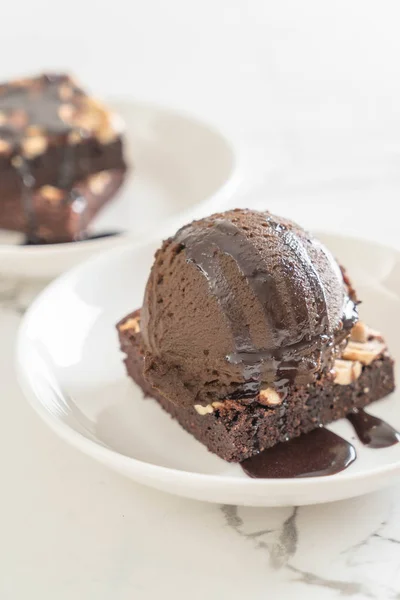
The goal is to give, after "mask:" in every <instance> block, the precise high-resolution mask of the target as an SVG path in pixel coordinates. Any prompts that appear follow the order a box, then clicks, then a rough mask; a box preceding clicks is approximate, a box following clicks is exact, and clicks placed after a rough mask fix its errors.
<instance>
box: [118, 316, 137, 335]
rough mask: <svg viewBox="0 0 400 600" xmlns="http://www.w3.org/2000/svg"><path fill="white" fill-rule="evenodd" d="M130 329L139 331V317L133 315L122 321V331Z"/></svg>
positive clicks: (120, 328) (120, 327)
mask: <svg viewBox="0 0 400 600" xmlns="http://www.w3.org/2000/svg"><path fill="white" fill-rule="evenodd" d="M128 329H133V331H134V332H135V333H139V331H140V323H139V317H133V318H131V319H128V320H127V321H125V322H124V323H122V325H120V326H119V330H120V331H127V330H128Z"/></svg>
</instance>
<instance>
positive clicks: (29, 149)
mask: <svg viewBox="0 0 400 600" xmlns="http://www.w3.org/2000/svg"><path fill="white" fill-rule="evenodd" d="M46 148H47V139H46V138H45V137H44V136H43V135H38V136H35V137H29V138H26V139H25V140H23V142H22V153H23V155H24V156H25V157H26V158H35V156H39V155H40V154H43V153H44V152H45V151H46Z"/></svg>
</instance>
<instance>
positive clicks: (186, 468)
mask: <svg viewBox="0 0 400 600" xmlns="http://www.w3.org/2000/svg"><path fill="white" fill-rule="evenodd" d="M320 237H322V239H323V240H324V241H325V242H326V243H327V245H328V246H329V247H330V248H331V249H332V250H333V252H334V253H335V254H336V255H337V257H338V258H339V259H340V260H341V261H343V264H345V265H346V266H347V268H348V269H349V272H350V273H351V276H352V278H353V279H354V281H355V284H356V286H357V289H358V292H359V295H360V297H361V298H362V299H363V305H362V311H361V314H362V317H363V318H364V319H366V320H367V322H368V323H370V324H371V326H373V327H375V328H379V329H381V330H382V331H383V332H384V334H385V335H386V336H387V340H388V343H389V345H390V349H391V351H392V352H393V354H394V356H398V357H399V356H400V326H399V314H400V254H399V253H398V252H396V251H395V250H392V249H390V248H385V247H381V246H377V245H375V244H372V243H370V242H367V241H357V240H353V239H350V238H340V237H335V236H320ZM155 247H156V246H155V245H153V244H151V245H147V246H146V247H142V248H141V249H135V248H131V247H124V248H115V249H114V250H112V251H110V252H108V253H106V254H103V255H102V256H100V257H96V258H95V259H92V260H91V261H89V262H87V263H86V264H84V265H81V266H79V267H77V268H76V269H74V270H73V271H72V272H70V273H68V274H66V275H64V276H63V277H61V278H60V279H59V280H57V281H56V282H54V283H53V284H52V285H50V286H49V287H48V288H47V289H46V290H45V291H44V292H43V293H42V295H41V296H40V297H39V298H38V299H37V300H36V301H35V303H34V304H33V305H32V307H31V308H30V310H29V312H28V313H27V315H26V316H25V319H24V321H23V324H22V326H21V330H20V333H19V339H18V346H17V364H18V371H19V376H20V382H21V384H22V387H23V389H24V391H25V393H26V395H27V397H28V398H29V400H30V401H31V403H32V405H33V406H34V408H35V409H36V410H37V411H38V413H39V414H40V415H41V416H42V417H43V419H44V420H45V421H46V422H47V423H48V424H49V425H50V426H51V427H52V428H53V429H54V430H55V431H56V432H57V433H58V434H59V435H60V436H61V437H62V438H64V439H65V440H66V441H68V442H69V443H71V444H72V445H73V446H76V447H77V448H80V449H81V450H82V451H83V452H85V453H87V454H89V455H90V456H92V457H93V458H95V459H96V460H99V461H100V462H102V463H104V464H105V465H108V466H109V467H111V468H112V469H115V470H116V471H119V472H120V473H122V474H124V475H126V476H128V477H130V478H132V479H134V480H136V481H139V482H141V483H145V484H147V485H150V486H153V487H155V488H158V489H160V490H164V491H168V492H172V493H175V494H180V495H182V496H188V497H190V498H197V499H200V500H208V501H212V502H220V503H232V504H243V505H253V506H280V505H293V504H296V505H299V504H312V503H317V502H328V501H331V500H339V499H342V498H347V497H351V496H357V495H360V494H363V493H366V492H369V491H372V490H375V489H377V488H379V487H381V486H383V485H387V484H389V483H391V482H393V481H394V478H395V476H397V475H399V474H400V444H397V445H396V446H393V447H391V448H386V449H382V450H371V449H367V448H365V447H363V446H362V445H361V444H360V443H358V441H357V440H356V439H355V436H354V433H353V430H352V428H351V426H350V424H349V423H348V422H347V421H345V420H342V421H339V422H336V423H335V424H333V425H332V430H334V431H335V432H336V433H339V434H340V435H341V436H343V437H345V438H347V439H351V441H352V442H353V443H354V445H355V446H356V449H357V453H358V459H357V460H356V461H355V463H354V464H353V465H351V466H350V467H349V468H348V469H347V470H346V471H343V472H342V473H339V474H337V475H334V476H330V477H319V478H318V477H315V478H304V479H288V480H286V479H277V480H268V479H265V480H255V479H250V478H248V477H247V476H246V475H245V474H244V473H243V471H242V470H241V468H240V467H239V466H238V465H233V464H228V463H226V462H224V461H223V460H221V459H219V458H218V457H216V456H214V455H213V454H211V453H209V452H208V451H207V450H206V448H205V447H203V446H202V445H201V444H200V443H199V442H197V441H195V440H194V439H193V438H192V437H191V436H190V435H189V434H188V433H186V432H185V431H183V430H182V429H181V428H180V427H179V425H178V424H177V423H176V422H174V421H173V420H172V419H171V418H170V417H169V416H168V415H167V414H166V413H164V412H163V410H162V409H161V408H160V407H159V406H158V405H157V404H156V402H154V401H152V400H143V399H142V394H141V392H140V390H139V389H138V388H137V387H136V386H135V385H134V384H133V382H132V381H131V380H129V379H128V378H127V376H126V375H125V371H124V367H123V364H122V356H121V354H120V352H119V349H118V339H117V333H116V330H115V323H116V322H117V321H118V320H119V319H120V318H122V317H123V316H124V315H126V314H127V313H128V312H131V311H132V310H133V309H135V308H137V307H139V306H140V305H141V302H142V296H143V289H144V285H145V282H146V279H147V276H148V272H149V268H150V266H151V264H152V260H153V252H154V250H155ZM397 396H398V394H396V393H395V394H392V396H391V397H388V398H387V399H385V400H382V401H380V402H377V403H375V404H374V405H373V406H372V407H371V408H369V409H368V410H369V411H370V412H371V413H373V414H375V415H378V416H380V417H382V418H384V419H386V420H387V421H389V422H390V423H391V424H392V425H393V426H394V427H398V428H400V399H399V398H398V397H397Z"/></svg>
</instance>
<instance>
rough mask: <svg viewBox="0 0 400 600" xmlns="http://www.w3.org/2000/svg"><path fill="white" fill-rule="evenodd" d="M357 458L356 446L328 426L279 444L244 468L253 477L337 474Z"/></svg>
mask: <svg viewBox="0 0 400 600" xmlns="http://www.w3.org/2000/svg"><path fill="white" fill-rule="evenodd" d="M355 459H356V451H355V448H354V446H353V445H352V444H350V443H349V442H347V441H346V440H344V439H343V438H341V437H340V436H338V435H336V434H335V433H333V432H332V431H329V429H325V427H319V428H318V429H314V430H313V431H311V432H310V433H307V434H305V435H300V436H299V437H297V438H294V439H292V440H290V441H289V442H283V443H281V444H277V445H276V446H273V447H272V448H268V449H267V450H264V451H263V452H260V454H257V455H256V456H253V457H251V458H248V459H247V460H245V461H243V462H242V463H241V466H242V468H243V470H244V472H245V473H247V475H249V476H250V477H254V478H258V479H265V478H274V479H283V478H297V477H321V476H324V475H334V474H335V473H339V472H340V471H343V470H344V469H346V468H347V467H348V466H349V465H351V463H353V462H354V461H355Z"/></svg>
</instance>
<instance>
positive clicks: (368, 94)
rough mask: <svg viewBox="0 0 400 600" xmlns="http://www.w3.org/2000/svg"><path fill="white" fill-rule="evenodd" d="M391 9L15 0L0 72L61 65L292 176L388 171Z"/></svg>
mask: <svg viewBox="0 0 400 600" xmlns="http://www.w3.org/2000/svg"><path fill="white" fill-rule="evenodd" d="M399 17H400V5H399V3H398V2H397V1H386V0H382V1H380V2H378V1H377V0H375V1H368V0H364V1H359V0H353V1H352V0H346V1H345V0H335V2H328V1H327V0H315V1H312V0H302V1H300V0H292V1H291V0H279V1H273V0H247V1H246V2H245V1H244V0H201V1H195V0H141V1H139V0H112V1H111V0H108V1H107V2H106V1H104V0H98V1H94V0H80V1H79V0H70V1H69V2H60V1H57V0H35V1H34V2H33V1H31V0H19V1H15V2H14V3H9V2H7V3H3V15H2V35H1V36H0V56H1V57H2V60H1V66H0V74H1V76H2V77H3V78H7V77H9V76H14V75H15V74H24V73H29V72H34V71H40V70H43V69H45V68H47V69H68V70H72V71H74V72H76V73H77V75H78V76H79V77H80V78H81V80H82V81H83V82H87V83H88V85H89V86H91V87H92V89H94V90H95V91H96V92H97V93H98V94H101V95H117V96H118V95H119V96H121V95H122V96H124V95H125V96H126V95H129V96H135V97H136V98H137V99H144V100H151V101H156V102H160V103H166V104H168V105H174V106H177V107H181V108H185V109H188V110H190V111H192V112H194V113H197V114H198V115H202V116H204V117H206V118H208V119H210V120H212V121H214V122H216V123H219V124H220V125H221V126H223V127H224V128H225V129H226V130H228V132H231V135H232V136H236V138H237V139H239V140H240V142H241V143H242V144H243V145H245V146H246V145H247V146H248V147H251V148H253V149H255V150H257V151H258V152H261V156H263V155H264V154H265V157H266V164H267V162H268V161H269V160H270V159H271V158H272V159H273V161H274V164H275V167H277V169H278V173H279V174H281V173H282V172H283V173H284V179H285V180H289V179H291V180H292V181H294V184H295V185H297V184H298V183H300V182H301V183H302V184H304V181H305V182H306V183H307V184H311V183H315V181H332V180H334V181H336V180H344V181H348V180H349V179H350V180H353V179H354V178H356V180H357V181H359V180H360V179H363V178H367V180H370V179H371V178H378V179H381V178H384V179H387V177H388V176H390V177H392V178H395V179H396V178H397V171H398V167H399V162H400V69H399V62H400V35H399ZM282 169H283V171H282ZM279 177H280V175H279ZM279 177H278V179H279ZM265 178H267V180H268V181H270V180H271V179H270V172H269V171H268V172H267V170H266V172H265V173H262V168H261V170H260V169H259V172H258V173H254V185H255V187H256V188H257V185H258V183H259V182H260V180H261V181H262V180H263V179H265Z"/></svg>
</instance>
